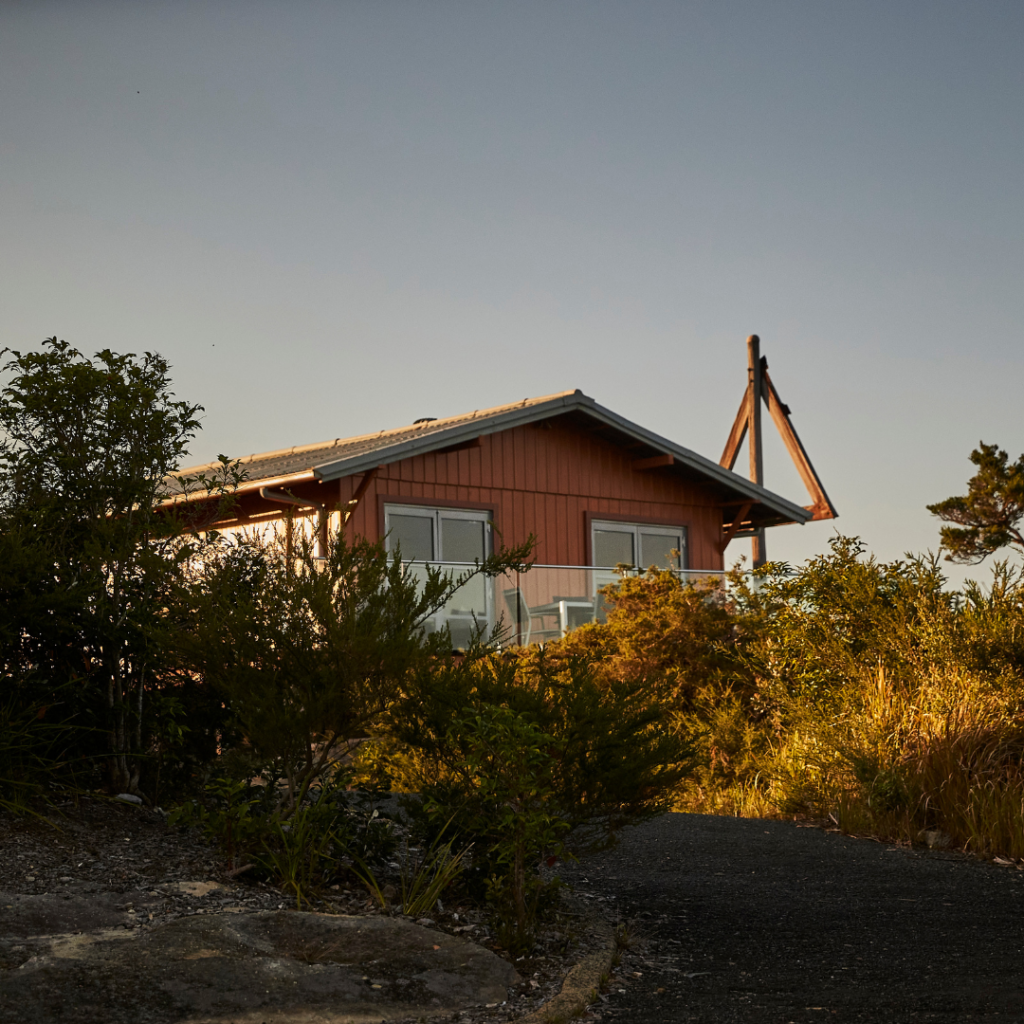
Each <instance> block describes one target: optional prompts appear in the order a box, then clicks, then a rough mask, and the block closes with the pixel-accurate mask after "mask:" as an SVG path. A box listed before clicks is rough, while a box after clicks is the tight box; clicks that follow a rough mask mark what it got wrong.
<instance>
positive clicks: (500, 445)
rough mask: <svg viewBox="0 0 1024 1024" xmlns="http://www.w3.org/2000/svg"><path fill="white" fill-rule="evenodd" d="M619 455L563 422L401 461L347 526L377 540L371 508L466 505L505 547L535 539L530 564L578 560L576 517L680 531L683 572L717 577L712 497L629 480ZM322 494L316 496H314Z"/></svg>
mask: <svg viewBox="0 0 1024 1024" xmlns="http://www.w3.org/2000/svg"><path fill="white" fill-rule="evenodd" d="M637 457H640V456H635V455H632V454H631V453H630V452H629V451H628V450H627V449H626V448H624V447H623V446H621V445H618V444H616V443H614V442H612V441H608V440H604V439H603V438H601V437H599V436H598V435H597V434H595V433H592V432H591V431H589V430H587V429H585V428H582V427H579V426H577V425H574V424H573V423H571V422H565V421H560V420H547V421H545V422H542V423H540V424H529V425H527V426H522V427H515V428H512V429H510V430H506V431H503V432H501V433H499V434H492V435H490V436H484V437H481V439H480V446H479V447H477V448H468V449H463V450H462V451H458V452H450V453H448V454H438V453H431V454H426V455H417V456H413V457H412V458H408V459H403V460H402V461H401V462H396V463H393V464H391V465H389V466H384V467H382V468H381V469H380V471H379V472H378V474H377V476H376V477H375V479H374V481H373V483H372V484H371V485H370V487H369V489H368V490H367V493H366V495H365V496H364V498H363V500H362V501H361V502H360V504H359V507H358V508H357V509H356V512H355V514H354V515H353V517H352V520H351V522H350V525H351V527H352V529H353V530H354V532H355V533H357V534H361V535H363V536H365V537H368V538H370V539H377V538H378V537H379V535H380V512H379V509H380V502H381V500H382V498H383V497H385V496H386V497H387V498H389V499H391V500H397V501H400V500H402V499H403V498H406V499H410V500H413V499H415V500H418V501H441V502H456V503H458V502H466V503H467V505H469V506H473V505H476V506H479V505H484V506H486V507H487V508H490V509H492V510H493V512H494V521H495V526H496V528H497V529H498V530H499V531H500V533H501V536H502V539H503V540H504V542H505V543H506V544H516V543H520V542H521V541H524V540H525V539H526V538H527V537H528V536H529V535H530V534H533V535H534V536H535V537H536V539H537V545H536V548H535V552H536V560H537V561H538V562H540V563H544V564H549V565H584V564H586V561H587V557H586V554H587V539H586V527H585V513H588V512H589V513H590V514H591V515H592V516H597V517H598V518H600V516H601V515H602V514H604V515H616V516H630V517H635V518H636V520H637V521H638V522H643V521H644V520H666V521H671V522H673V523H678V524H680V525H687V526H688V527H689V564H690V567H691V568H693V569H721V568H722V554H721V552H720V551H719V550H718V543H719V541H720V539H721V536H722V510H721V507H720V505H719V502H720V501H721V496H720V494H719V492H718V489H717V488H716V487H715V485H713V484H709V483H707V482H705V481H701V480H698V479H694V478H689V479H688V478H687V477H686V476H685V475H684V472H683V471H682V469H681V468H680V467H678V466H676V467H664V468H659V469H654V470H646V471H642V472H638V471H637V470H635V469H634V468H633V461H634V458H637ZM360 480H361V477H360V476H358V475H357V476H355V477H351V478H346V479H344V480H341V481H340V485H333V484H332V485H328V486H329V487H331V489H333V488H334V487H335V486H338V492H337V493H336V496H332V500H335V501H337V500H341V501H347V500H348V499H349V498H350V497H351V496H352V494H353V493H354V492H355V489H356V488H357V487H358V486H359V483H360ZM321 490H322V488H321Z"/></svg>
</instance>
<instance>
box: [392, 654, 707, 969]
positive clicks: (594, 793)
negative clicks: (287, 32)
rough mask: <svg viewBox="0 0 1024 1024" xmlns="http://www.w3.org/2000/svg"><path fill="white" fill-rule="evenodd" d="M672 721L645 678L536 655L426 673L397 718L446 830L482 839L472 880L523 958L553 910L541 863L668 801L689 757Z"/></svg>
mask: <svg viewBox="0 0 1024 1024" xmlns="http://www.w3.org/2000/svg"><path fill="white" fill-rule="evenodd" d="M666 724H667V717H666V714H665V712H664V709H663V708H662V706H661V705H660V704H658V702H657V701H652V700H651V699H650V695H649V694H648V693H647V692H646V691H645V689H644V686H643V684H642V682H634V681H622V680H613V681H610V682H605V683H601V682H598V680H597V678H596V677H595V675H594V674H593V672H591V671H590V669H589V667H588V664H587V663H586V661H585V660H584V659H582V658H580V657H578V656H572V657H565V658H563V659H561V660H555V659H551V658H549V657H548V656H547V655H546V654H545V653H544V652H543V651H541V650H537V649H533V650H531V651H523V652H507V653H505V654H501V655H494V656H491V657H489V658H486V659H477V660H474V659H466V660H464V661H461V662H458V661H449V662H446V663H443V664H441V663H437V664H434V665H431V666H424V670H423V671H422V672H421V673H420V674H419V675H418V676H417V677H416V678H415V680H414V681H413V684H412V686H411V687H410V691H409V694H408V695H407V697H406V698H405V699H403V700H401V701H398V702H396V703H395V705H394V706H393V707H392V708H391V709H390V711H389V715H388V720H387V727H388V729H389V730H390V732H391V734H392V735H393V736H395V737H396V738H398V739H399V740H400V741H401V742H402V743H403V744H404V747H399V748H397V749H396V748H392V749H391V752H390V756H391V757H392V758H393V760H394V761H396V762H397V763H398V765H399V767H400V770H401V771H402V772H403V773H404V777H405V781H406V784H407V785H408V786H409V787H410V788H412V789H414V790H415V791H417V792H419V793H420V794H421V796H422V798H423V813H424V814H425V816H426V817H427V819H428V821H429V822H432V823H433V826H434V828H435V830H436V829H437V828H438V827H440V826H441V824H442V823H445V824H447V823H451V825H452V826H453V827H454V828H455V829H456V830H457V831H458V833H459V834H460V835H462V836H464V837H465V838H466V839H467V840H471V841H472V842H473V843H474V853H473V867H472V870H471V871H469V872H468V880H469V881H470V883H471V884H473V883H474V882H475V884H476V885H477V886H479V887H481V888H483V889H484V890H485V891H486V893H487V896H488V898H489V900H490V901H491V904H492V907H493V909H494V911H495V916H496V918H497V920H498V925H499V930H500V934H501V937H502V941H503V943H504V944H505V945H506V947H507V948H509V949H512V950H516V951H520V952H521V951H523V950H525V949H528V948H530V946H531V945H532V942H533V936H534V933H535V930H536V927H537V923H538V920H539V919H540V917H541V915H542V914H543V912H544V910H545V909H546V906H547V905H548V904H549V903H550V896H551V889H552V884H553V883H552V882H551V881H550V879H548V878H547V877H546V876H545V875H544V872H543V870H542V865H543V862H544V861H547V860H550V861H551V862H552V863H554V861H555V860H557V859H559V858H564V857H570V856H574V855H575V854H576V853H578V852H580V851H581V850H583V849H588V848H592V847H594V846H598V845H604V844H606V843H607V842H608V841H609V840H610V838H611V837H612V836H613V835H614V833H615V831H616V830H618V829H619V828H621V827H622V826H624V825H625V824H628V823H631V822H636V821H639V820H642V819H643V818H645V817H648V816H650V815H653V814H656V813H657V812H658V811H659V810H661V809H663V808H664V807H665V806H666V803H667V799H668V796H669V794H670V792H671V790H672V787H673V786H674V785H675V784H676V783H678V781H679V779H680V778H681V776H682V775H683V773H684V772H685V770H686V768H687V765H688V760H689V751H688V750H687V748H686V746H685V744H684V743H683V742H682V741H681V740H680V739H679V737H678V736H676V735H674V734H673V733H672V732H671V731H670V730H667V729H666V728H665V727H666ZM377 749H378V751H380V749H381V748H379V747H378V748H377ZM406 751H411V752H412V756H411V757H409V756H407V755H406V753H405V752H406ZM375 767H376V769H377V770H378V771H379V770H380V765H379V764H378V765H376V766H375Z"/></svg>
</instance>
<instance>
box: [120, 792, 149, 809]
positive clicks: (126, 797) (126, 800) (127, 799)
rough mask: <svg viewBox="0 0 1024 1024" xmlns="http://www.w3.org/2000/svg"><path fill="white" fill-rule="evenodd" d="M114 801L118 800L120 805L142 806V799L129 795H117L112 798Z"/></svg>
mask: <svg viewBox="0 0 1024 1024" xmlns="http://www.w3.org/2000/svg"><path fill="white" fill-rule="evenodd" d="M114 799H115V800H120V801H121V802H122V803H126V804H136V805H137V806H139V807H141V806H142V797H140V796H133V795H132V794H131V793H118V794H117V796H115V797H114Z"/></svg>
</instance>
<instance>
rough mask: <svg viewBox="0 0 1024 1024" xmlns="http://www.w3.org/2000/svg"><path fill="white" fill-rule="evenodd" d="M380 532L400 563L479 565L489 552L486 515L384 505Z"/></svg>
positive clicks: (489, 527) (412, 506)
mask: <svg viewBox="0 0 1024 1024" xmlns="http://www.w3.org/2000/svg"><path fill="white" fill-rule="evenodd" d="M384 529H385V531H386V533H387V535H388V540H387V545H388V551H396V550H401V552H402V561H403V562H482V561H483V560H484V559H485V558H486V557H487V556H488V555H489V554H490V553H491V514H490V512H471V511H468V510H467V511H462V510H461V509H447V508H428V507H426V506H419V505H385V506H384Z"/></svg>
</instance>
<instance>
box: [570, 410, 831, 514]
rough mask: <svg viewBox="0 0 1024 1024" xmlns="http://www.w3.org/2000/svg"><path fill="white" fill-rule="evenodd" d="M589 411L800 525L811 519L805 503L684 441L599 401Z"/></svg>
mask: <svg viewBox="0 0 1024 1024" xmlns="http://www.w3.org/2000/svg"><path fill="white" fill-rule="evenodd" d="M589 412H590V413H591V415H593V416H595V417H596V418H598V419H601V420H604V422H606V423H607V424H608V425H609V426H613V427H616V428H617V429H619V430H622V431H624V432H625V433H627V434H631V435H632V436H633V437H635V438H637V439H638V440H642V441H644V442H645V443H646V444H649V445H650V446H651V447H652V448H661V449H663V450H664V452H665V453H666V454H667V455H672V456H674V457H675V458H677V459H678V460H679V461H680V462H682V463H683V464H684V465H687V466H689V467H690V468H691V469H695V470H697V471H698V472H700V473H703V474H705V475H706V476H709V477H711V479H712V480H715V481H716V482H718V483H720V484H722V485H723V486H725V487H731V488H732V489H733V490H735V491H739V492H740V493H741V494H743V495H744V496H745V497H748V498H753V499H754V500H756V501H759V502H760V503H761V504H763V505H767V506H768V507H769V508H772V509H774V510H775V511H776V512H779V513H781V514H782V515H785V516H787V517H789V518H790V519H792V520H794V521H795V522H798V523H800V524H801V525H802V524H803V523H806V522H807V521H808V520H809V519H810V518H811V515H812V513H811V512H809V511H808V510H807V509H806V508H804V507H803V506H802V505H797V504H796V503H795V502H792V501H790V500H789V499H788V498H783V497H782V495H781V494H776V493H775V492H774V491H769V490H768V489H767V488H766V487H762V486H760V485H758V484H755V483H754V482H753V481H752V480H747V479H746V478H745V477H742V476H740V475H739V473H734V472H733V471H732V470H731V469H726V468H725V467H724V466H720V465H719V464H718V463H717V462H712V461H711V460H710V459H708V458H706V457H705V456H703V455H698V454H697V452H695V451H691V450H690V449H689V448H684V447H683V446H682V445H681V444H676V442H675V441H670V440H669V439H668V438H666V437H662V436H661V435H660V434H655V433H654V431H653V430H647V429H646V428H645V427H641V426H640V425H639V424H637V423H634V422H633V421H632V420H627V419H626V418H625V417H624V416H620V415H619V414H618V413H617V412H612V410H611V409H606V408H605V407H604V406H603V405H599V404H598V403H597V402H593V407H592V408H591V409H590V410H589Z"/></svg>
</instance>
